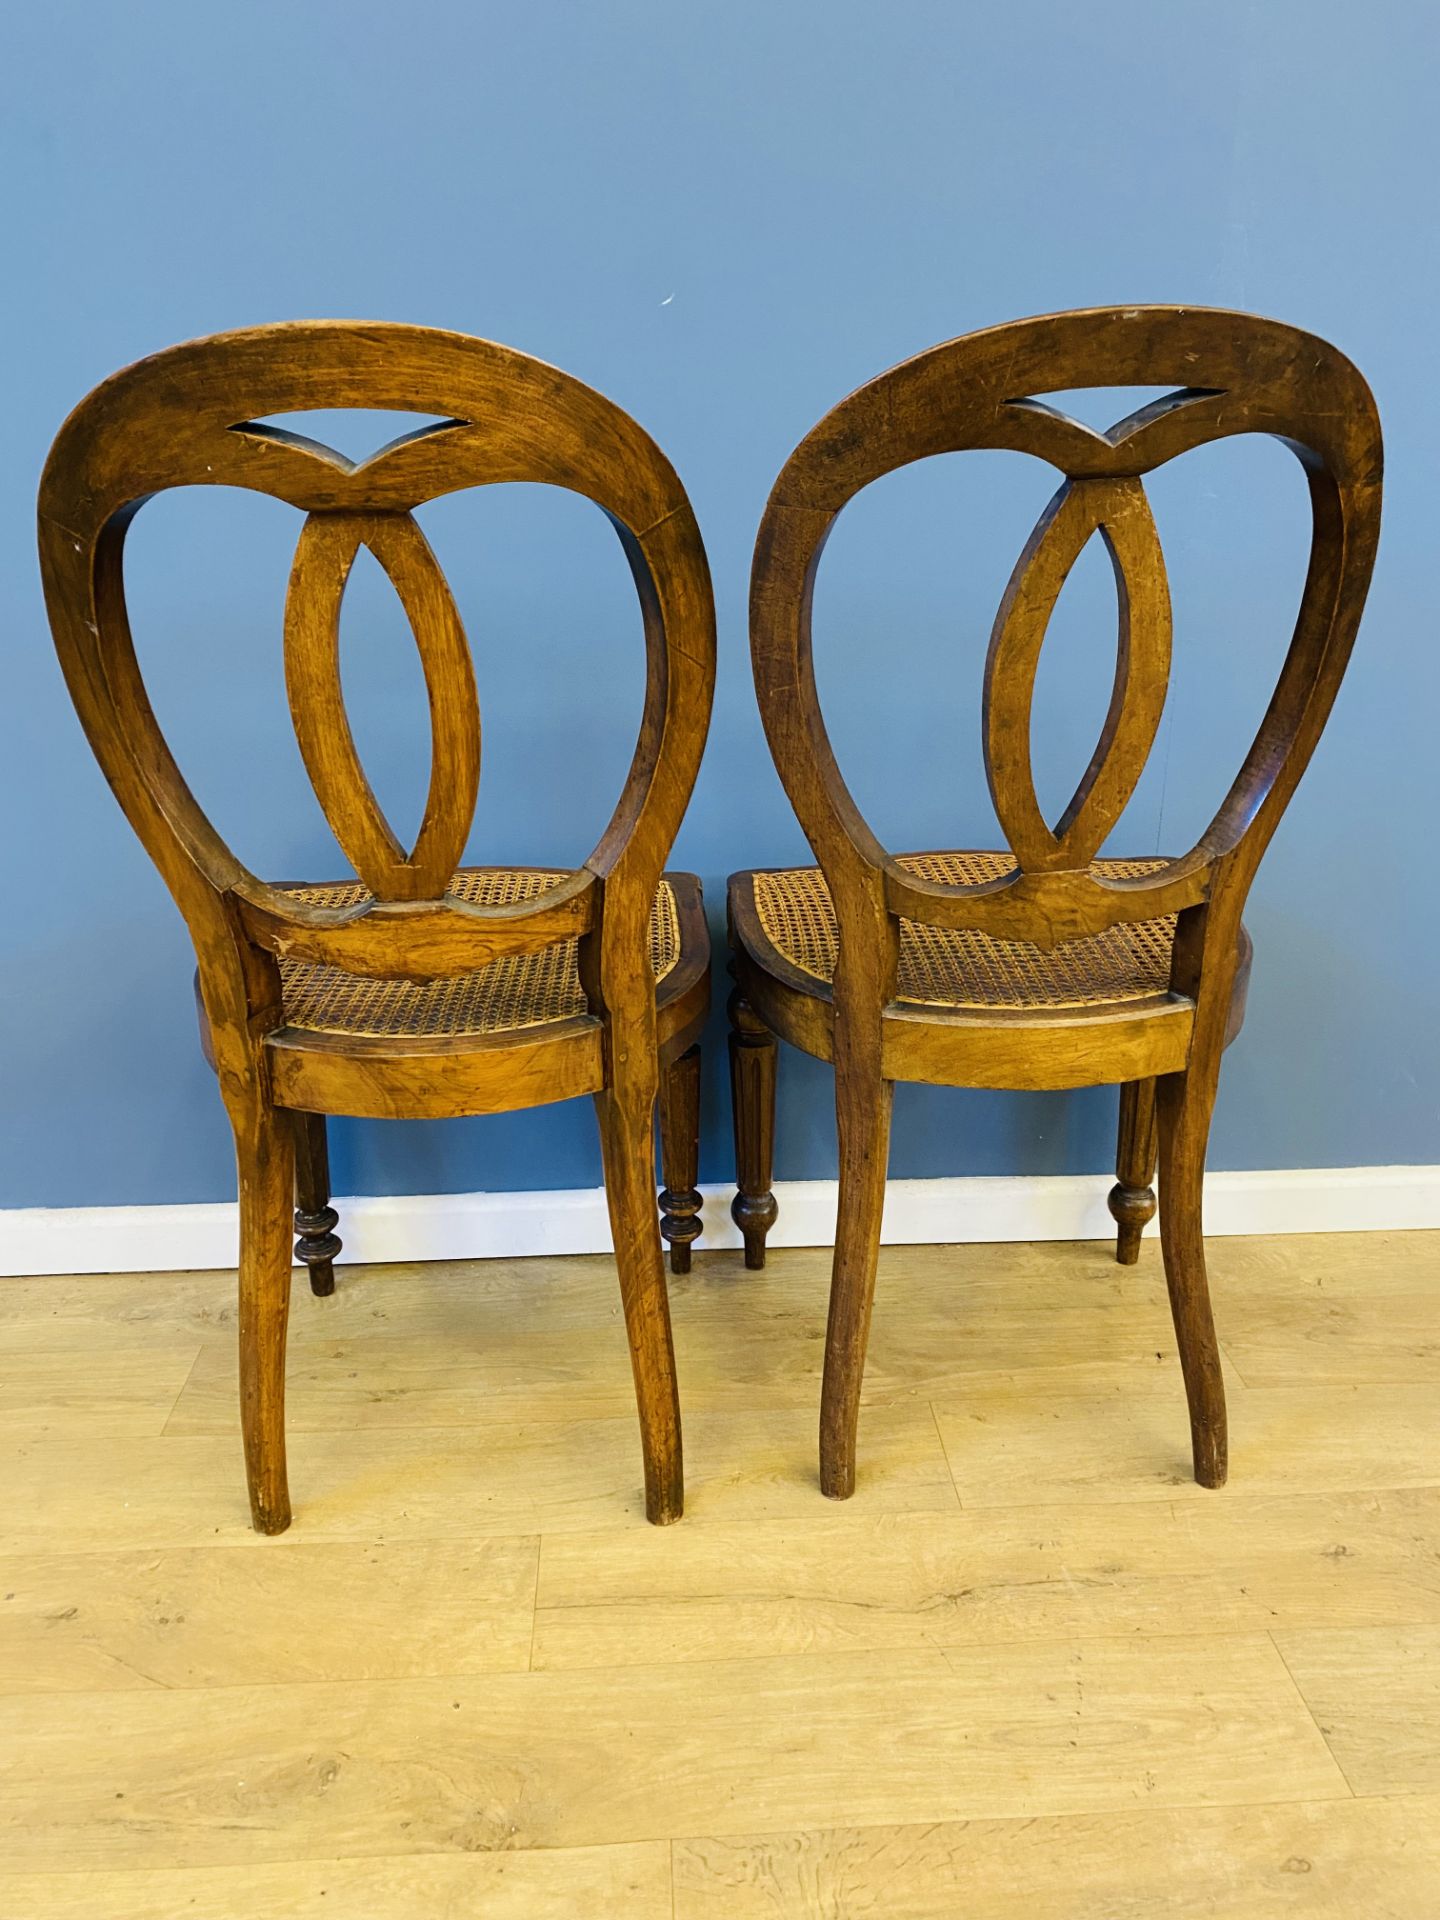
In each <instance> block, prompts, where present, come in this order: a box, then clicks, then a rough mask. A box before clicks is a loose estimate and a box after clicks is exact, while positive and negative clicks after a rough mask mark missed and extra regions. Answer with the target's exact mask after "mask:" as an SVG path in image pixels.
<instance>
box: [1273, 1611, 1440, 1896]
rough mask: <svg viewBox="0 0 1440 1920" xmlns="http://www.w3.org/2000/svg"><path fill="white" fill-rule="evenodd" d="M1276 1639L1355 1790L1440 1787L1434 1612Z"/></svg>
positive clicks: (1439, 1637) (1439, 1651) (1438, 1634)
mask: <svg viewBox="0 0 1440 1920" xmlns="http://www.w3.org/2000/svg"><path fill="white" fill-rule="evenodd" d="M1275 1643H1276V1645H1277V1646H1278V1647H1279V1649H1280V1652H1281V1654H1282V1655H1283V1656H1284V1659H1285V1664H1286V1666H1287V1667H1288V1668H1289V1669H1290V1672H1291V1674H1292V1676H1293V1677H1294V1680H1295V1684H1296V1686H1297V1687H1299V1689H1300V1691H1301V1693H1302V1694H1303V1696H1304V1698H1305V1704H1306V1705H1307V1706H1308V1707H1309V1709H1310V1711H1311V1712H1312V1713H1313V1714H1314V1716H1315V1720H1316V1724H1317V1725H1318V1726H1319V1728H1320V1731H1321V1732H1322V1733H1323V1734H1324V1736H1325V1739H1326V1742H1327V1744H1328V1745H1329V1748H1330V1751H1331V1752H1332V1753H1333V1754H1334V1755H1335V1758H1336V1759H1337V1760H1338V1761H1339V1763H1340V1765H1341V1768H1342V1769H1343V1771H1344V1774H1345V1778H1346V1779H1347V1780H1348V1781H1349V1782H1350V1785H1351V1787H1352V1789H1353V1790H1354V1791H1355V1792H1356V1793H1358V1794H1372V1793H1417V1792H1424V1793H1433V1792H1440V1620H1437V1619H1436V1617H1435V1615H1434V1614H1433V1613H1432V1615H1431V1618H1430V1621H1429V1623H1428V1624H1426V1625H1424V1626H1414V1625H1412V1626H1403V1627H1370V1628H1360V1627H1354V1628H1347V1629H1343V1630H1333V1631H1332V1630H1319V1631H1315V1632H1306V1633H1292V1632H1289V1631H1285V1632H1278V1633H1277V1634H1276V1635H1275ZM1437 1884H1440V1883H1437Z"/></svg>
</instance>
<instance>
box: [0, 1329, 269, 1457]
mask: <svg viewBox="0 0 1440 1920" xmlns="http://www.w3.org/2000/svg"><path fill="white" fill-rule="evenodd" d="M200 1353H201V1349H200V1348H199V1347H197V1346H186V1345H176V1346H173V1347H161V1346H147V1347H143V1348H132V1349H128V1350H126V1349H122V1350H121V1351H120V1352H118V1353H115V1354H107V1355H106V1356H105V1357H104V1358H103V1360H102V1359H101V1358H100V1357H99V1356H98V1355H97V1354H95V1353H89V1354H87V1353H83V1352H82V1353H68V1352H59V1353H51V1352H46V1351H44V1350H42V1351H40V1352H38V1353H27V1354H26V1355H25V1358H24V1361H23V1363H22V1364H19V1365H16V1364H13V1363H12V1364H9V1365H0V1433H10V1434H27V1433H30V1434H34V1433H44V1432H47V1431H50V1430H52V1429H53V1430H56V1431H58V1432H61V1433H66V1434H116V1435H119V1434H144V1433H159V1432H160V1431H161V1430H162V1428H163V1427H164V1425H165V1422H166V1420H167V1419H168V1417H169V1415H170V1412H171V1410H172V1408H173V1407H174V1406H175V1403H176V1401H177V1399H178V1398H179V1396H180V1390H181V1388H182V1387H183V1386H184V1385H185V1382H186V1380H187V1379H188V1378H189V1375H190V1372H191V1369H192V1368H193V1367H194V1365H195V1363H196V1361H197V1360H198V1359H199V1358H200ZM232 1386H233V1381H232Z"/></svg>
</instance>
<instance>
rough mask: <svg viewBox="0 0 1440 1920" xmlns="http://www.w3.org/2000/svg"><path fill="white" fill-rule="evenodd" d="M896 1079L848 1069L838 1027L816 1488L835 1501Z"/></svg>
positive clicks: (870, 1285)
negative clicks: (836, 1176)
mask: <svg viewBox="0 0 1440 1920" xmlns="http://www.w3.org/2000/svg"><path fill="white" fill-rule="evenodd" d="M894 1094H895V1083H894V1082H893V1081H892V1080H882V1079H881V1078H879V1076H878V1075H877V1074H874V1073H866V1072H860V1071H857V1070H856V1069H855V1068H854V1067H851V1068H850V1070H849V1071H847V1070H846V1068H845V1066H844V1065H843V1064H842V1061H841V1048H840V1045H839V1036H838V1034H837V1045H836V1063H835V1117H836V1127H837V1133H838V1137H839V1148H840V1203H839V1211H838V1213H837V1216H836V1221H835V1262H834V1266H833V1269H832V1272H831V1279H830V1319H829V1324H828V1326H827V1327H826V1330H825V1382H824V1386H823V1387H822V1389H821V1396H820V1490H821V1492H822V1493H825V1494H827V1495H828V1496H829V1498H830V1499H832V1500H848V1499H849V1497H850V1495H851V1494H852V1493H853V1492H854V1491H855V1435H856V1428H857V1427H858V1425H859V1420H860V1384H861V1380H862V1379H863V1377H864V1372H865V1347H866V1343H867V1342H868V1340H869V1338H870V1307H871V1303H872V1301H873V1300H874V1297H875V1267H876V1263H877V1261H878V1260H879V1257H880V1216H881V1214H882V1212H883V1210H884V1206H885V1173H886V1167H887V1164H888V1161H889V1157H890V1110H891V1107H892V1105H893V1103H894Z"/></svg>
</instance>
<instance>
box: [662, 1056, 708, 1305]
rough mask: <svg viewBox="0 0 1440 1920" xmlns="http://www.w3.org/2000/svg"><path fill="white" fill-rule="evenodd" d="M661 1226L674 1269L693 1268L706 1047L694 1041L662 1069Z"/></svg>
mask: <svg viewBox="0 0 1440 1920" xmlns="http://www.w3.org/2000/svg"><path fill="white" fill-rule="evenodd" d="M660 1169H661V1172H662V1173H663V1174H664V1176H665V1185H664V1186H663V1187H662V1188H661V1190H660V1231H661V1233H662V1234H663V1235H664V1236H665V1239H666V1241H667V1242H668V1243H669V1247H670V1271H671V1273H689V1271H690V1246H691V1242H692V1241H695V1240H698V1239H699V1238H700V1206H701V1199H700V1189H699V1187H698V1186H697V1185H696V1182H697V1181H698V1180H699V1178H700V1049H699V1047H698V1046H696V1047H691V1048H690V1049H689V1050H688V1052H685V1053H682V1054H681V1055H679V1057H678V1058H677V1059H675V1060H672V1061H671V1062H670V1065H669V1066H668V1067H662V1068H661V1069H660Z"/></svg>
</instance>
